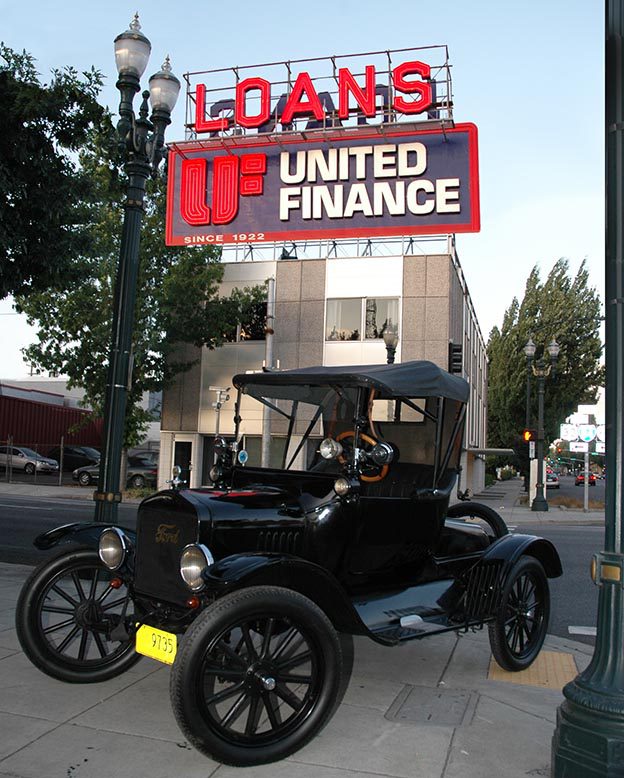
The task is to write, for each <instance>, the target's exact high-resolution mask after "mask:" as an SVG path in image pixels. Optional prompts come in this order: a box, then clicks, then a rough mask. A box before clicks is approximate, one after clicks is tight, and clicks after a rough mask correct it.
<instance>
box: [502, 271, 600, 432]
mask: <svg viewBox="0 0 624 778" xmlns="http://www.w3.org/2000/svg"><path fill="white" fill-rule="evenodd" d="M568 270H569V265H568V261H567V260H566V259H559V260H558V261H557V262H556V263H555V265H554V267H553V268H552V270H551V271H550V273H549V274H548V278H547V279H546V281H545V282H544V283H542V282H541V280H540V276H539V271H538V269H537V268H536V267H535V268H533V270H532V271H531V273H530V275H529V277H528V279H527V282H526V287H525V292H524V298H523V300H522V302H521V303H519V302H518V300H517V299H515V298H514V299H513V300H512V302H511V305H510V306H509V308H508V309H507V310H506V312H505V315H504V318H503V323H502V326H501V328H500V330H499V329H498V327H494V329H493V330H492V332H491V333H490V337H489V342H488V347H487V352H488V358H489V373H488V376H489V377H488V443H489V445H491V446H514V444H516V445H517V437H518V435H519V433H520V431H521V430H522V429H523V428H524V425H525V418H526V393H527V375H528V373H527V363H526V357H525V355H524V351H523V349H524V346H525V345H526V343H527V341H528V339H529V337H532V338H533V340H534V342H535V344H536V345H537V346H538V351H537V353H536V355H535V356H536V359H539V358H540V357H541V356H542V355H544V356H545V359H546V361H547V360H548V354H547V353H544V351H543V349H544V348H545V347H546V346H547V345H548V343H550V341H551V340H552V339H553V338H555V339H556V340H557V342H558V343H559V345H560V347H561V351H560V353H559V359H558V362H557V367H556V373H555V376H554V377H553V376H550V377H548V378H547V379H546V382H545V395H544V428H545V435H546V438H547V439H554V438H555V437H557V436H558V432H559V425H560V424H561V423H562V422H563V421H564V420H565V418H566V417H567V416H569V415H570V414H571V413H573V412H574V411H575V410H576V408H577V406H578V405H579V404H580V403H593V402H595V400H596V393H597V390H598V388H599V386H600V385H601V384H602V382H603V368H602V367H601V366H600V364H599V359H600V356H601V353H602V344H601V341H600V335H599V328H600V322H601V320H602V316H601V306H600V300H599V298H598V295H597V292H596V290H595V289H593V288H590V287H589V286H588V272H587V269H586V267H585V263H584V262H583V263H582V264H581V267H580V268H579V270H578V273H577V274H576V276H575V277H574V278H573V279H571V278H570V277H569V275H568ZM530 413H531V415H530V418H531V423H530V425H529V426H533V427H536V426H537V380H536V379H535V378H531V409H530Z"/></svg>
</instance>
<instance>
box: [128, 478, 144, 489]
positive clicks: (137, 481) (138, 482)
mask: <svg viewBox="0 0 624 778" xmlns="http://www.w3.org/2000/svg"><path fill="white" fill-rule="evenodd" d="M130 486H131V487H132V489H142V488H143V487H144V486H145V478H143V476H142V475H133V476H132V478H131V479H130Z"/></svg>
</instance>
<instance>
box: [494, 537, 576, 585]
mask: <svg viewBox="0 0 624 778" xmlns="http://www.w3.org/2000/svg"><path fill="white" fill-rule="evenodd" d="M521 556H532V557H535V559H537V560H538V561H539V562H541V563H542V566H543V567H544V570H545V572H546V575H547V576H548V577H549V578H558V577H559V576H560V575H561V574H562V573H563V567H562V565H561V558H560V557H559V554H558V552H557V549H556V548H555V547H554V545H553V544H552V543H551V542H550V540H546V538H540V537H538V536H537V535H516V534H513V535H505V536H504V537H502V538H500V539H499V540H497V541H496V542H495V543H492V545H491V546H490V547H489V548H488V549H487V551H486V552H485V553H484V555H483V557H482V560H491V561H495V560H501V561H502V562H504V563H505V565H504V567H505V570H507V569H509V568H510V567H511V566H512V565H513V564H515V562H517V560H518V559H520V557H521Z"/></svg>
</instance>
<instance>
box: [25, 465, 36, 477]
mask: <svg viewBox="0 0 624 778" xmlns="http://www.w3.org/2000/svg"><path fill="white" fill-rule="evenodd" d="M24 472H25V473H26V475H34V474H35V466H34V465H33V463H32V462H26V464H25V465H24Z"/></svg>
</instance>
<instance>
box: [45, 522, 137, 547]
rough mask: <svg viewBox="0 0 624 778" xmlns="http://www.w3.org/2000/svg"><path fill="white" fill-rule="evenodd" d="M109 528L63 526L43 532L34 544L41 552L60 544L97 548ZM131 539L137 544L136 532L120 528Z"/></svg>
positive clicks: (98, 525)
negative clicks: (101, 537) (76, 544)
mask: <svg viewBox="0 0 624 778" xmlns="http://www.w3.org/2000/svg"><path fill="white" fill-rule="evenodd" d="M107 528H108V524H102V523H97V524H96V523H91V524H63V525H62V526H60V527H55V528H54V529H51V530H48V531H47V532H43V533H42V534H41V535H37V537H36V538H35V539H34V541H33V544H34V545H35V546H36V548H38V549H40V550H41V551H47V550H48V549H50V548H53V547H54V546H57V545H58V544H59V543H80V544H82V545H85V546H90V547H92V548H97V547H98V545H99V542H100V535H101V534H102V532H103V531H104V530H105V529H107ZM119 529H122V530H123V531H124V533H125V534H126V535H127V536H128V537H129V539H130V540H131V541H132V544H133V545H134V544H135V542H136V532H135V531H134V530H131V529H128V528H127V527H119Z"/></svg>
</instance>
